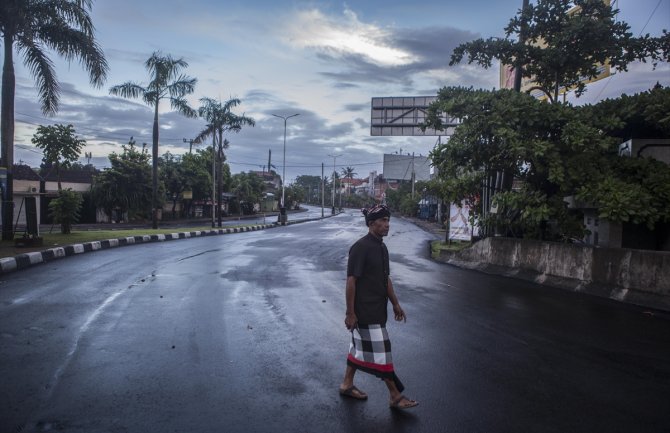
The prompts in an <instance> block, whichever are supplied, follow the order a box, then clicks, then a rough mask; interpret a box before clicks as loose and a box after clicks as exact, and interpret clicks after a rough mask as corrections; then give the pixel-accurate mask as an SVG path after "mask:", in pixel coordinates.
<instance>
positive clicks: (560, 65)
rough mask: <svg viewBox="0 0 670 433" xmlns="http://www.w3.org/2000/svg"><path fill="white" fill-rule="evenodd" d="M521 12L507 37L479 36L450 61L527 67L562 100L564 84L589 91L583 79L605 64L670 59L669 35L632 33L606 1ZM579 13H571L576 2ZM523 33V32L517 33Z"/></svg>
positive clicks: (550, 2)
mask: <svg viewBox="0 0 670 433" xmlns="http://www.w3.org/2000/svg"><path fill="white" fill-rule="evenodd" d="M534 3H535V4H531V5H529V6H528V7H527V8H525V9H523V10H520V11H519V13H518V14H517V16H516V17H514V18H512V19H511V20H510V22H509V24H508V25H507V27H505V35H506V36H505V38H504V39H499V38H494V37H492V38H489V39H486V40H484V39H477V40H474V41H471V42H468V43H465V44H462V45H460V46H458V47H457V48H456V49H455V50H454V52H453V54H452V56H451V62H450V65H454V64H456V63H459V62H461V61H462V60H463V59H464V58H465V57H467V58H468V63H477V64H479V65H481V66H483V67H485V68H489V67H491V66H492V65H493V59H498V60H500V61H501V62H502V63H503V64H506V65H513V66H514V67H518V66H522V70H523V77H525V78H532V79H534V80H535V82H536V83H537V84H538V87H539V89H541V90H542V91H543V92H544V93H545V94H546V95H548V96H549V97H550V99H551V100H552V101H554V102H556V101H557V99H558V92H559V88H560V87H565V88H575V93H576V94H577V96H579V95H581V94H582V93H583V92H584V91H585V85H584V83H583V81H582V80H583V77H588V78H593V77H595V76H597V75H598V68H597V66H598V64H605V63H606V62H607V63H609V64H610V66H611V67H612V68H614V69H616V70H620V71H626V70H627V65H628V64H629V63H631V62H633V61H637V60H639V61H646V59H648V58H650V59H651V60H653V61H659V60H661V61H667V60H668V48H667V47H668V43H667V39H668V36H667V34H666V33H664V34H663V36H661V37H657V38H652V37H650V36H649V35H644V36H640V37H633V35H632V33H631V32H630V31H629V30H630V27H629V26H628V24H626V23H625V22H621V21H616V14H617V12H618V10H616V9H612V8H611V7H610V5H609V4H606V3H605V2H603V1H602V0H576V1H574V2H572V1H568V0H538V1H536V2H534ZM573 4H574V5H577V6H580V8H581V11H580V12H579V13H571V14H568V10H569V9H570V8H571V7H572V5H573ZM517 35H519V36H517Z"/></svg>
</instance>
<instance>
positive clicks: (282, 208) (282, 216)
mask: <svg viewBox="0 0 670 433" xmlns="http://www.w3.org/2000/svg"><path fill="white" fill-rule="evenodd" d="M299 115H300V113H296V114H291V115H290V116H280V115H278V114H273V116H275V117H279V118H280V119H284V162H283V164H282V175H281V206H280V209H279V213H280V220H281V221H280V222H281V223H282V224H283V223H285V222H286V220H285V218H286V209H285V203H284V184H285V183H286V121H287V120H288V119H290V118H291V117H295V116H299ZM269 170H270V168H269V167H268V171H269Z"/></svg>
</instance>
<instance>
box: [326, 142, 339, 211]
mask: <svg viewBox="0 0 670 433" xmlns="http://www.w3.org/2000/svg"><path fill="white" fill-rule="evenodd" d="M328 156H330V157H331V158H333V207H332V209H331V214H332V215H335V175H336V173H335V161H336V160H337V158H338V157H340V156H342V155H328Z"/></svg>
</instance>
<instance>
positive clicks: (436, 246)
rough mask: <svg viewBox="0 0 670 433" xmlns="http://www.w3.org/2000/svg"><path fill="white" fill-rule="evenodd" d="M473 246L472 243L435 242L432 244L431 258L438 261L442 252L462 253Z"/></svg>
mask: <svg viewBox="0 0 670 433" xmlns="http://www.w3.org/2000/svg"><path fill="white" fill-rule="evenodd" d="M470 245H472V242H462V241H451V242H449V243H447V242H444V241H433V242H431V244H430V254H431V257H432V258H434V259H437V258H438V257H440V251H460V250H462V249H464V248H467V247H469V246H470Z"/></svg>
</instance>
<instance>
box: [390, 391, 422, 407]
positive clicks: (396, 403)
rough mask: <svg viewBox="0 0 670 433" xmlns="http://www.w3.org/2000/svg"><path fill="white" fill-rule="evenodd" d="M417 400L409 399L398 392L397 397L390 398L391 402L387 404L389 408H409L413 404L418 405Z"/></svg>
mask: <svg viewBox="0 0 670 433" xmlns="http://www.w3.org/2000/svg"><path fill="white" fill-rule="evenodd" d="M418 405H419V402H418V401H414V400H410V399H409V398H407V397H405V396H404V395H402V394H400V395H399V396H398V397H396V398H394V399H392V400H391V403H390V404H389V406H390V407H391V409H401V410H402V409H409V408H411V407H414V406H418Z"/></svg>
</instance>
